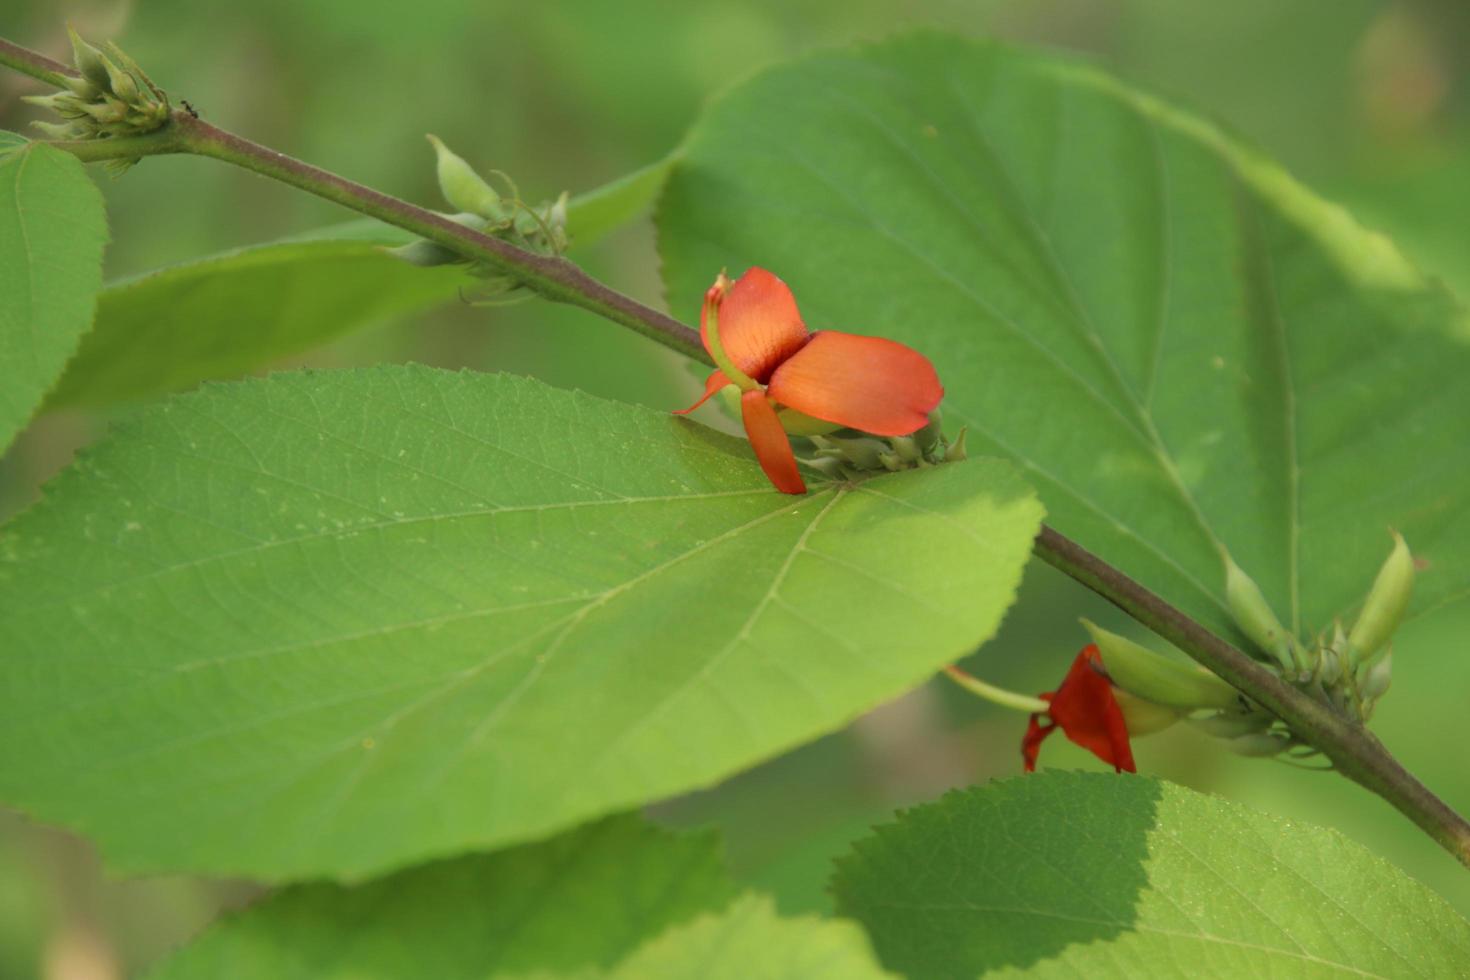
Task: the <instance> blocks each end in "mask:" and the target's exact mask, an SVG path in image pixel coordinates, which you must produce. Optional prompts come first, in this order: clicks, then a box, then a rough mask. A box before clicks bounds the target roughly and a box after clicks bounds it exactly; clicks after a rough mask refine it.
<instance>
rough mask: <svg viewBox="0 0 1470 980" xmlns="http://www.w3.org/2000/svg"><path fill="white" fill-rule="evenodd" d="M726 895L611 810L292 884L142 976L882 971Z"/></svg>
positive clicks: (663, 837)
mask: <svg viewBox="0 0 1470 980" xmlns="http://www.w3.org/2000/svg"><path fill="white" fill-rule="evenodd" d="M734 897H735V885H734V884H733V883H732V882H731V880H730V879H729V877H728V876H727V875H726V873H725V870H724V868H723V866H722V864H721V860H720V853H719V846H718V841H717V839H716V838H715V837H714V836H713V835H712V834H704V835H701V836H699V837H675V836H672V835H670V834H668V833H667V832H665V831H660V830H656V829H654V828H653V827H650V826H649V825H647V824H644V823H642V822H641V821H639V820H637V819H632V818H627V817H618V818H614V819H610V820H606V821H603V822H602V823H600V824H595V825H593V826H590V827H585V828H582V829H580V830H577V831H573V832H570V833H567V834H563V835H561V836H559V837H555V838H553V839H551V840H549V841H546V842H544V843H540V844H529V845H525V846H522V847H518V848H513V849H511V850H508V851H502V852H500V853H498V854H494V855H490V856H481V857H464V858H456V859H453V860H449V861H442V862H438V863H435V864H431V865H427V866H425V867H421V868H415V869H412V870H410V871H404V872H401V873H399V874H395V875H391V876H389V877H387V878H383V879H380V880H377V881H374V882H371V883H369V884H366V885H362V886H359V887H355V888H351V887H344V886H341V885H328V884H310V885H298V886H295V887H292V888H288V889H286V890H285V891H283V892H280V893H278V894H276V895H274V896H272V897H270V898H268V899H266V900H265V901H263V902H262V903H260V904H259V905H257V906H255V907H253V908H251V909H248V910H247V911H245V912H244V913H242V914H240V915H237V916H234V917H231V918H228V919H226V920H225V921H223V922H221V923H219V924H218V925H216V926H215V927H214V928H213V929H211V930H210V931H209V932H207V933H206V934H205V935H204V936H203V937H202V938H201V939H199V940H198V941H196V942H195V943H193V944H192V945H190V946H188V947H186V948H185V949H183V950H181V951H180V952H179V953H177V954H175V955H174V956H173V957H171V958H170V959H168V960H167V961H165V962H164V963H163V964H162V966H160V967H159V968H158V969H157V970H155V971H154V973H153V974H152V975H151V976H152V978H153V980H190V978H194V977H199V978H214V977H231V978H238V980H255V978H259V980H349V978H350V980H418V978H420V977H433V978H434V980H457V978H463V980H493V978H497V977H527V976H536V977H547V978H551V977H575V978H578V980H594V978H607V980H661V978H668V980H715V978H719V977H727V976H728V977H731V978H739V980H767V978H769V980H777V978H786V977H789V978H791V980H797V978H800V980H819V978H823V977H830V978H832V980H859V978H865V977H872V978H879V977H884V976H887V974H885V973H884V972H883V971H882V970H881V969H880V968H879V967H878V966H877V964H876V962H875V960H874V958H873V952H872V948H871V947H870V946H869V944H868V940H867V937H866V936H864V935H863V932H862V930H861V929H859V928H858V927H857V926H855V925H854V924H852V923H850V922H831V921H823V920H822V919H819V918H816V917H814V916H812V917H802V918H794V919H781V918H778V917H777V916H776V914H775V912H774V910H773V908H772V906H771V903H770V901H769V899H765V898H762V897H759V896H755V895H746V896H744V897H742V898H740V899H739V900H736V901H733V902H732V900H733V899H734Z"/></svg>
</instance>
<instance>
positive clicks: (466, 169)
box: [428, 134, 505, 221]
mask: <svg viewBox="0 0 1470 980" xmlns="http://www.w3.org/2000/svg"><path fill="white" fill-rule="evenodd" d="M428 139H429V142H430V143H432V144H433V146H434V153H435V154H436V155H437V157H438V164H437V167H438V175H439V192H440V193H441V194H443V195H444V200H446V201H448V202H449V203H450V205H451V206H453V207H455V208H458V209H459V210H461V211H469V212H471V213H472V214H478V215H481V216H483V217H485V218H489V219H491V220H494V221H499V220H502V219H503V218H504V217H505V214H504V212H503V210H502V209H501V207H500V195H499V194H497V193H495V188H493V187H491V186H490V185H489V184H487V183H485V181H484V180H483V179H482V178H481V177H480V175H479V174H477V173H475V170H474V168H473V167H471V166H470V165H469V164H468V163H466V162H465V161H464V159H463V158H462V157H460V156H458V155H456V154H455V153H454V152H453V151H451V150H450V149H449V147H447V146H445V145H444V143H443V142H442V141H441V140H440V139H439V137H437V136H434V135H432V134H431V135H430V136H429V138H428Z"/></svg>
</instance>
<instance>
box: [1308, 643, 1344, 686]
mask: <svg viewBox="0 0 1470 980" xmlns="http://www.w3.org/2000/svg"><path fill="white" fill-rule="evenodd" d="M1313 676H1314V677H1316V679H1317V681H1318V682H1319V683H1320V684H1321V685H1322V686H1323V687H1327V688H1330V687H1332V686H1333V685H1335V684H1336V683H1337V682H1338V681H1339V680H1341V679H1342V676H1343V667H1342V655H1341V654H1339V653H1338V652H1337V651H1336V650H1335V649H1333V648H1332V647H1322V648H1321V649H1319V650H1318V651H1317V669H1316V671H1315V673H1314V674H1313Z"/></svg>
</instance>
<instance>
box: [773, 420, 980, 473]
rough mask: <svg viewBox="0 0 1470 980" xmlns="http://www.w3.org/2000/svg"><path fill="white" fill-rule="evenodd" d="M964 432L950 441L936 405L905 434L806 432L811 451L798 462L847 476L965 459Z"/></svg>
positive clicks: (794, 430) (790, 427)
mask: <svg viewBox="0 0 1470 980" xmlns="http://www.w3.org/2000/svg"><path fill="white" fill-rule="evenodd" d="M787 414H788V413H786V412H783V413H782V424H783V425H787V431H788V432H791V433H792V434H793V435H802V434H803V433H802V432H801V431H800V428H799V426H798V425H795V424H787V423H788V419H787V418H786V415H787ZM965 432H966V430H964V429H961V430H960V432H959V435H958V436H956V437H955V439H954V441H953V442H950V441H949V440H947V439H946V438H945V437H944V420H943V418H942V416H941V414H940V411H939V409H937V408H936V409H935V410H934V411H932V412H930V413H929V424H928V425H926V426H924V427H923V428H922V429H920V430H919V431H917V432H915V433H913V434H912V435H907V436H874V435H869V434H867V433H865V432H858V431H856V430H854V429H836V430H835V431H831V432H823V433H809V434H806V438H807V439H808V440H809V441H810V442H811V444H812V446H813V448H814V449H815V453H814V454H813V456H812V457H811V458H807V459H803V460H802V462H804V463H806V464H807V465H809V466H811V467H812V468H814V469H816V470H819V471H821V472H823V473H825V474H826V475H828V476H830V477H833V478H835V479H844V480H850V479H853V478H854V477H856V476H857V475H858V474H860V473H871V472H875V471H876V472H884V471H886V472H896V471H898V470H912V469H922V468H923V467H926V466H937V465H938V464H940V463H954V462H958V461H959V460H962V459H965V458H966V456H967V455H968V453H967V452H966V451H965Z"/></svg>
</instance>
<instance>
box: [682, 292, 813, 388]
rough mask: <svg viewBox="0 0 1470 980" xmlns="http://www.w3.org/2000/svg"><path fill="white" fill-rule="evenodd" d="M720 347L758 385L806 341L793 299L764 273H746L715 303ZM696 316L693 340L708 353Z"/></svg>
mask: <svg viewBox="0 0 1470 980" xmlns="http://www.w3.org/2000/svg"><path fill="white" fill-rule="evenodd" d="M719 308H720V344H721V345H722V346H723V347H724V348H725V353H726V354H728V355H729V357H730V360H732V361H734V362H735V366H736V367H738V368H739V369H740V370H742V371H744V372H745V373H746V374H748V375H750V376H751V377H752V378H754V379H755V380H757V381H759V382H760V383H761V384H765V383H766V381H767V380H768V379H769V378H770V376H771V372H772V371H774V370H776V366H777V365H779V364H780V363H781V362H782V361H784V360H786V358H788V357H790V356H791V355H792V354H795V353H796V352H797V351H799V350H801V346H802V345H803V344H805V343H806V341H807V336H808V335H807V332H806V325H805V324H803V323H802V322H801V313H800V312H799V311H798V310H797V308H796V297H794V296H792V295H791V290H790V289H788V288H787V286H786V284H785V283H784V282H782V281H781V280H780V279H777V278H776V277H775V276H773V275H772V274H771V273H769V272H767V271H766V270H765V269H758V268H751V269H748V270H746V273H745V275H743V276H741V277H740V278H739V279H737V280H736V281H735V284H734V285H733V286H731V287H730V288H729V289H728V290H726V291H725V295H724V299H722V300H719ZM708 309H709V304H708V303H706V305H705V310H704V311H701V312H700V316H699V335H700V338H701V339H703V340H704V349H705V350H709V335H708V333H707V323H706V320H707V316H706V315H705V311H707V310H708Z"/></svg>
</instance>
